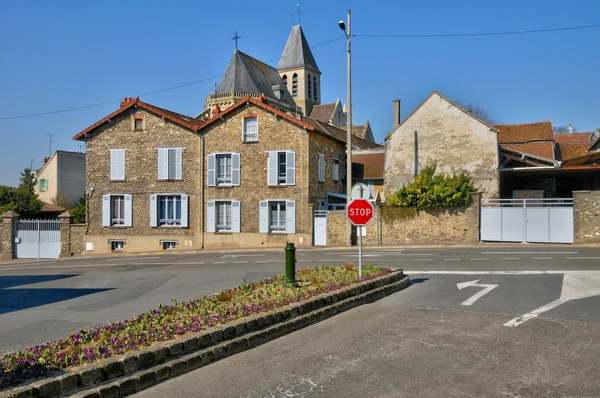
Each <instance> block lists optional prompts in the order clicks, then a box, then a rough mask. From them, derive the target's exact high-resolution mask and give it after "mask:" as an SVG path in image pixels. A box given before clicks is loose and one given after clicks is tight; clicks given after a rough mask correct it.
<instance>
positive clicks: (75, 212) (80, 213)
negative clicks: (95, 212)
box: [69, 195, 86, 224]
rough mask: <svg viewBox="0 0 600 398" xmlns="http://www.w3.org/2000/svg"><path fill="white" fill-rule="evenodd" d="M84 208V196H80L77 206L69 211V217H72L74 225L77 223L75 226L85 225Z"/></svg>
mask: <svg viewBox="0 0 600 398" xmlns="http://www.w3.org/2000/svg"><path fill="white" fill-rule="evenodd" d="M85 207H86V200H85V195H81V196H80V197H79V199H77V206H75V207H73V208H72V209H71V210H69V211H70V212H71V215H72V216H73V219H74V221H75V223H77V224H83V223H85Z"/></svg>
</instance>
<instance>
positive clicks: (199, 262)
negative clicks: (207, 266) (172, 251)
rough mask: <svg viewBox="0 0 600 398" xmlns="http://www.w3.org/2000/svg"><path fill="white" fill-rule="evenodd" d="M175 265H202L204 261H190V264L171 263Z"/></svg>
mask: <svg viewBox="0 0 600 398" xmlns="http://www.w3.org/2000/svg"><path fill="white" fill-rule="evenodd" d="M176 264H185V265H195V264H204V261H195V262H194V261H191V262H187V263H173V265H176Z"/></svg>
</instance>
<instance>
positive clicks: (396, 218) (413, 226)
mask: <svg viewBox="0 0 600 398" xmlns="http://www.w3.org/2000/svg"><path fill="white" fill-rule="evenodd" d="M378 212H379V214H377V213H378ZM345 213H346V212H345V210H337V211H330V212H328V214H327V244H328V246H338V245H344V244H345V242H346V223H345V220H346V214H345ZM479 217H480V194H479V193H475V194H473V195H472V202H471V204H470V205H468V206H461V207H456V208H451V209H432V210H421V211H418V210H415V209H409V208H397V207H391V206H386V205H383V206H380V207H377V206H376V207H375V218H374V219H373V220H372V221H371V223H369V225H368V226H367V227H366V229H367V236H366V237H364V238H363V244H365V245H373V246H375V245H381V244H382V245H397V244H407V245H413V244H436V243H445V244H447V243H478V242H479Z"/></svg>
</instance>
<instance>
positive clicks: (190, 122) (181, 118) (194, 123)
mask: <svg viewBox="0 0 600 398" xmlns="http://www.w3.org/2000/svg"><path fill="white" fill-rule="evenodd" d="M134 106H137V107H140V108H142V109H145V110H147V111H149V112H152V113H154V114H156V115H159V116H163V117H165V118H166V119H168V120H170V121H172V122H173V123H176V124H179V125H180V126H183V127H186V128H188V129H190V130H196V129H197V128H198V125H199V124H200V123H201V122H200V121H199V120H197V119H194V118H193V117H191V116H185V115H182V114H180V113H176V112H172V111H169V110H166V109H163V108H159V107H157V106H154V105H150V104H147V103H145V102H143V101H140V99H139V97H136V98H131V97H130V98H124V99H123V102H121V107H120V108H119V109H117V110H116V111H114V112H113V113H111V114H110V115H108V116H106V117H105V118H103V119H101V120H99V121H98V122H96V123H94V124H92V125H91V126H90V127H88V128H86V129H85V130H83V131H81V132H80V133H78V134H77V135H75V136H74V137H73V139H74V140H81V139H84V138H85V135H86V134H87V133H89V132H91V131H93V130H95V129H96V128H98V127H100V126H102V125H103V124H104V123H108V121H109V120H111V119H114V118H115V117H117V116H119V115H120V114H122V113H123V112H125V111H127V110H128V109H130V108H133V107H134Z"/></svg>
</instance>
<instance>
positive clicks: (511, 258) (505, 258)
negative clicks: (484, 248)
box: [500, 257, 519, 260]
mask: <svg viewBox="0 0 600 398" xmlns="http://www.w3.org/2000/svg"><path fill="white" fill-rule="evenodd" d="M518 259H519V257H500V260H518Z"/></svg>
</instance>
